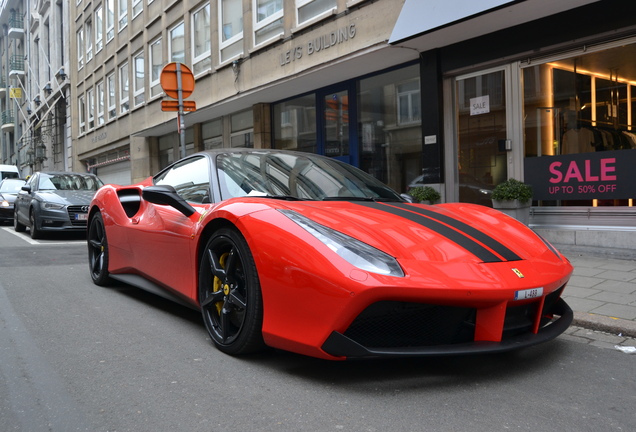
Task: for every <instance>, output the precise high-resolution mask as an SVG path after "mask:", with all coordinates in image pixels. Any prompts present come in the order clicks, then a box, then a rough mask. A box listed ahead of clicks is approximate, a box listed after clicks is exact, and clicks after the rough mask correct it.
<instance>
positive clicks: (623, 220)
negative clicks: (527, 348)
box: [68, 0, 636, 249]
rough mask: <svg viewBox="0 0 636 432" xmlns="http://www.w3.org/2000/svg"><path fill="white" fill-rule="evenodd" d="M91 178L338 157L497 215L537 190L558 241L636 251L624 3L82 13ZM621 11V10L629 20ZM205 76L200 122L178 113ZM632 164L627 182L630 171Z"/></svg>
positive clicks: (164, 4)
mask: <svg viewBox="0 0 636 432" xmlns="http://www.w3.org/2000/svg"><path fill="white" fill-rule="evenodd" d="M69 7H70V13H71V19H70V20H69V22H70V38H69V39H70V41H69V42H70V43H69V44H68V45H69V46H70V57H69V63H70V64H71V65H73V66H72V67H71V68H70V69H69V70H70V89H71V99H70V103H69V107H70V111H71V113H72V120H71V122H70V124H71V135H72V138H73V147H72V150H73V152H72V162H73V167H74V168H75V169H79V167H81V168H82V169H87V170H90V171H93V172H96V173H97V174H98V175H100V177H102V179H103V180H104V181H106V182H114V183H120V184H127V183H130V182H135V181H138V180H141V179H143V178H145V177H147V176H148V175H150V174H152V173H154V172H156V171H157V170H158V169H160V168H162V167H164V166H166V165H167V164H168V163H170V162H172V161H174V160H176V159H178V158H179V157H180V156H181V155H183V154H189V153H192V152H195V151H198V150H203V149H208V148H216V147H257V148H280V149H297V150H303V151H310V152H316V153H320V154H325V155H328V156H332V157H337V158H339V159H342V160H344V161H347V162H349V163H352V164H353V165H356V166H358V167H360V168H362V169H364V170H365V171H367V172H370V173H372V174H373V175H374V176H376V177H378V178H379V179H381V180H382V181H384V182H386V183H387V184H389V185H390V186H392V187H393V188H395V189H397V190H399V191H406V190H407V189H408V187H409V186H410V185H415V184H431V185H433V186H434V187H436V188H438V189H439V190H440V191H441V192H442V195H443V200H444V201H466V202H478V203H482V204H488V201H487V200H484V195H487V194H485V193H484V191H486V192H487V191H489V190H491V189H492V187H494V185H496V184H497V183H499V182H501V181H503V180H504V179H506V178H517V179H521V180H525V181H526V182H528V183H531V184H532V185H533V188H534V189H535V199H534V201H533V207H532V217H531V222H530V223H531V225H532V226H533V227H535V229H537V230H540V231H541V232H543V233H544V234H545V235H546V237H548V238H550V239H551V240H553V241H555V242H557V243H571V244H573V245H581V246H597V247H598V246H601V247H613V248H623V249H630V248H632V249H633V245H634V244H636V238H635V237H634V233H635V229H634V227H635V226H636V223H634V220H635V219H634V218H635V217H636V212H635V211H634V207H633V198H634V196H635V195H636V192H635V191H634V188H633V186H632V185H633V184H634V183H635V182H633V181H630V180H629V173H627V174H626V172H627V171H626V170H629V167H630V163H631V160H632V158H633V157H634V156H633V154H634V153H633V152H630V150H633V149H634V144H633V143H634V136H633V135H632V128H633V116H634V108H635V107H636V105H635V104H634V100H635V99H634V98H635V97H636V95H633V94H632V93H633V92H634V88H635V87H634V86H635V84H634V83H636V68H635V67H634V60H633V59H634V56H633V53H634V49H635V47H636V39H635V38H636V27H635V26H634V24H633V23H632V21H631V19H630V17H631V16H633V13H634V12H636V4H634V2H630V1H627V0H600V1H595V0H561V1H559V2H554V1H551V0H524V1H505V0H484V1H480V2H465V1H460V0H447V1H444V2H439V1H432V0H210V1H205V0H204V1H200V0H199V1H189V0H185V1H174V0H101V1H87V0H72V1H71V4H70V6H69ZM617 11H619V12H618V13H617ZM171 62H179V63H182V64H184V65H186V66H187V67H188V68H190V69H191V70H192V73H193V75H194V77H195V88H194V91H193V94H192V95H191V96H190V97H189V98H188V99H189V100H192V101H194V102H195V103H196V107H197V110H196V111H194V112H188V113H187V114H186V115H184V116H183V123H184V126H185V133H184V135H185V137H184V139H183V142H182V140H181V136H180V133H179V132H178V122H177V116H176V113H175V112H170V111H162V110H161V105H162V101H164V100H166V99H169V98H167V97H166V95H165V93H164V92H163V91H162V87H161V73H162V70H163V67H164V66H165V65H166V64H168V63H171ZM625 167H627V168H625Z"/></svg>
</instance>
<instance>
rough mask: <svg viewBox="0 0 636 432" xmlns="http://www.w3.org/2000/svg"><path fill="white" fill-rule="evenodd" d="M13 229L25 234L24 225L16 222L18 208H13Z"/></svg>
mask: <svg viewBox="0 0 636 432" xmlns="http://www.w3.org/2000/svg"><path fill="white" fill-rule="evenodd" d="M13 229H14V230H15V231H16V232H25V231H26V225H24V224H21V223H20V221H19V220H18V207H17V206H16V207H15V210H14V212H13Z"/></svg>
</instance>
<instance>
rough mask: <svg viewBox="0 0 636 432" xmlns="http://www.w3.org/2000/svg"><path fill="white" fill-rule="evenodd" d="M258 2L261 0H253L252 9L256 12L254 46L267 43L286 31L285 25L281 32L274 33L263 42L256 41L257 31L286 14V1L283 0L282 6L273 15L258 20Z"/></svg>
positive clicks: (253, 15) (253, 18)
mask: <svg viewBox="0 0 636 432" xmlns="http://www.w3.org/2000/svg"><path fill="white" fill-rule="evenodd" d="M258 2H259V0H252V10H253V11H254V13H253V14H252V26H253V31H252V35H253V37H254V46H259V45H263V44H266V43H267V42H269V41H271V40H274V39H276V38H277V37H279V36H280V35H281V34H284V33H285V28H284V25H283V27H282V28H281V32H280V33H278V34H277V35H274V36H272V37H270V38H268V39H266V40H263V41H261V42H258V43H257V42H256V33H257V32H258V31H259V30H262V29H264V28H265V27H267V26H268V25H270V24H272V23H273V22H275V21H278V20H279V19H281V18H283V15H284V11H285V3H284V2H283V1H282V0H281V8H280V10H278V11H276V12H274V13H273V14H272V15H269V16H268V17H266V18H264V19H263V20H262V21H260V22H259V21H258V13H257V11H258Z"/></svg>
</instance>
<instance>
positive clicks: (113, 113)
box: [106, 71, 117, 121]
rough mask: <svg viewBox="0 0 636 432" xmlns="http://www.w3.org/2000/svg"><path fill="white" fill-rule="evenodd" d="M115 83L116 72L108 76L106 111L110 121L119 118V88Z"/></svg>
mask: <svg viewBox="0 0 636 432" xmlns="http://www.w3.org/2000/svg"><path fill="white" fill-rule="evenodd" d="M115 82H116V79H115V71H113V72H111V73H109V74H108V75H106V98H107V99H106V100H107V103H106V109H107V110H108V120H109V121H110V120H113V119H115V118H117V87H116V84H115ZM111 102H112V104H111Z"/></svg>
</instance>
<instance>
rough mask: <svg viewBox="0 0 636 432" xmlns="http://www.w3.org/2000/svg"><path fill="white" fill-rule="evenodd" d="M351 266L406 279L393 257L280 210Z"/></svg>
mask: <svg viewBox="0 0 636 432" xmlns="http://www.w3.org/2000/svg"><path fill="white" fill-rule="evenodd" d="M279 211H280V212H281V213H283V214H284V215H285V216H287V217H288V218H290V219H291V220H293V221H294V222H296V223H297V224H298V225H300V226H301V227H302V228H304V229H305V230H307V232H309V233H310V234H311V235H313V236H314V237H316V238H317V239H318V240H320V241H321V242H323V243H324V244H325V245H327V247H328V248H329V249H331V250H332V251H334V252H335V253H337V254H338V255H339V256H340V257H341V258H343V259H345V260H346V261H347V262H348V263H349V264H351V265H353V266H355V267H358V268H359V269H362V270H366V271H368V272H371V273H379V274H383V275H389V276H398V277H404V272H403V271H402V268H401V267H400V265H399V264H398V262H397V261H396V260H395V258H393V257H392V256H390V255H388V254H386V253H384V252H382V251H381V250H378V249H376V248H374V247H373V246H370V245H368V244H366V243H363V242H361V241H360V240H356V239H354V238H353V237H349V236H348V235H346V234H343V233H341V232H339V231H336V230H333V229H331V228H328V227H326V226H324V225H320V224H319V223H317V222H314V221H313V220H311V219H309V218H306V217H305V216H303V215H301V214H298V213H296V212H294V211H291V210H279Z"/></svg>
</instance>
